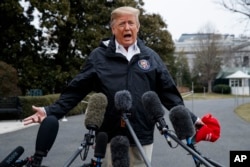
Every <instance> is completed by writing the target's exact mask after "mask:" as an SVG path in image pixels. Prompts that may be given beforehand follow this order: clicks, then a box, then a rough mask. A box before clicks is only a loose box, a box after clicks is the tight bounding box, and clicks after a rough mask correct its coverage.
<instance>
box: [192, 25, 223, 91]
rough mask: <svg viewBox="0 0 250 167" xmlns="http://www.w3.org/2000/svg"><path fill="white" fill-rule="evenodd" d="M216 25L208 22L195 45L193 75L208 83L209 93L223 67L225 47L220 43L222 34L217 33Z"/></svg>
mask: <svg viewBox="0 0 250 167" xmlns="http://www.w3.org/2000/svg"><path fill="white" fill-rule="evenodd" d="M215 32H216V31H215V30H214V27H213V26H211V24H207V25H205V26H204V28H203V29H201V30H200V32H199V33H198V37H197V42H198V43H197V44H196V46H195V48H194V49H195V56H196V59H195V60H194V68H193V75H194V76H199V78H200V79H199V80H200V82H201V83H203V84H207V86H208V93H211V92H212V82H213V80H214V78H215V76H216V74H217V73H218V72H219V70H220V67H221V55H222V51H223V49H222V48H221V45H220V40H221V37H222V36H221V35H220V34H216V33H215Z"/></svg>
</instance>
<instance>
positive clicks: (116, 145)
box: [110, 136, 130, 167]
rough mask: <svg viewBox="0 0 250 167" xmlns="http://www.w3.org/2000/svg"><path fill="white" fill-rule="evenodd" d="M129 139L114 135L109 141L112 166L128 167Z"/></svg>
mask: <svg viewBox="0 0 250 167" xmlns="http://www.w3.org/2000/svg"><path fill="white" fill-rule="evenodd" d="M129 145H130V144H129V140H128V138H127V137H126V136H115V137H114V138H112V139H111V141H110V149H111V158H112V164H113V167H129Z"/></svg>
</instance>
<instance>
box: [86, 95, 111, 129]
mask: <svg viewBox="0 0 250 167" xmlns="http://www.w3.org/2000/svg"><path fill="white" fill-rule="evenodd" d="M107 105H108V100H107V97H106V96H105V95H104V94H103V93H94V94H93V95H91V97H90V98H89V100H88V105H87V108H86V112H85V121H84V124H85V127H86V128H87V129H88V130H97V129H99V128H100V126H101V125H102V122H103V118H104V114H105V111H106V107H107Z"/></svg>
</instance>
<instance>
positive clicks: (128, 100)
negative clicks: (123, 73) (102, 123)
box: [115, 90, 132, 112]
mask: <svg viewBox="0 0 250 167" xmlns="http://www.w3.org/2000/svg"><path fill="white" fill-rule="evenodd" d="M131 107H132V96H131V94H130V92H129V91H128V90H121V91H118V92H116V93H115V108H116V109H117V110H118V111H121V112H126V111H129V110H130V109H131Z"/></svg>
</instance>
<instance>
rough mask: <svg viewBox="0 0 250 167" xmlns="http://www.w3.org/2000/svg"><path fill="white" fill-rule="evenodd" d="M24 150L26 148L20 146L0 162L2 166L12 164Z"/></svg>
mask: <svg viewBox="0 0 250 167" xmlns="http://www.w3.org/2000/svg"><path fill="white" fill-rule="evenodd" d="M23 152H24V148H23V147H21V146H18V147H17V148H16V149H14V150H13V151H12V152H11V153H10V154H9V155H8V156H7V157H6V158H5V159H4V160H3V161H2V162H1V163H0V167H9V166H11V165H12V164H13V163H14V162H15V161H16V160H17V159H18V158H19V157H20V156H21V155H22V154H23Z"/></svg>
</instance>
